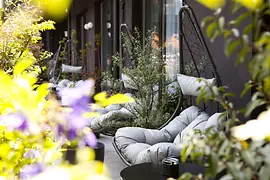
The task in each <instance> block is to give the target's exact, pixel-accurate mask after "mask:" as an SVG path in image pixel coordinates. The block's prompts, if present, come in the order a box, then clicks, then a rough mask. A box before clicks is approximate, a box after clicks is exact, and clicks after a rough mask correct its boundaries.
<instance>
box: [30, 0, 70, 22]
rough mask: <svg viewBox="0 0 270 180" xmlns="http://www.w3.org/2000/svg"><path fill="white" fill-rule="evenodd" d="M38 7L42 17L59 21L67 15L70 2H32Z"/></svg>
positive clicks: (37, 0)
mask: <svg viewBox="0 0 270 180" xmlns="http://www.w3.org/2000/svg"><path fill="white" fill-rule="evenodd" d="M32 3H33V4H34V5H35V6H37V7H39V8H40V10H41V11H42V13H43V16H44V17H47V18H48V19H53V20H55V21H61V20H63V19H64V18H66V16H67V15H68V12H69V8H70V6H71V4H72V0H46V1H45V0H32Z"/></svg>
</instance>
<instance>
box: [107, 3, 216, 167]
mask: <svg viewBox="0 0 270 180" xmlns="http://www.w3.org/2000/svg"><path fill="white" fill-rule="evenodd" d="M179 19H180V22H179V44H180V52H179V53H180V56H179V57H180V58H179V70H180V72H179V79H180V81H181V80H182V79H184V78H196V77H197V78H205V79H208V80H210V79H211V78H214V79H211V80H214V81H215V85H216V86H221V79H220V76H219V74H218V72H217V68H216V66H215V64H214V61H213V59H212V56H211V54H210V51H209V49H208V47H207V44H206V42H205V39H204V37H203V34H202V32H201V29H200V27H199V25H198V22H197V19H196V16H195V14H194V12H193V10H192V8H191V7H189V6H188V5H187V4H183V6H182V7H181V9H180V12H179ZM179 79H178V82H179ZM211 82H212V81H211ZM179 84H180V82H179ZM194 84H196V83H194ZM194 84H189V87H188V88H187V89H188V90H191V91H192V92H191V91H190V92H184V91H187V90H185V89H184V88H182V86H181V85H180V87H181V92H180V98H179V101H178V105H177V107H176V109H175V111H174V113H173V115H172V116H171V118H170V119H169V120H168V121H167V122H166V123H164V124H163V125H162V126H161V127H160V128H158V129H145V128H138V127H125V128H120V129H118V131H117V132H116V134H115V137H114V138H113V142H112V143H113V146H114V148H115V150H116V152H117V154H118V155H119V156H120V158H121V159H122V160H123V162H124V163H125V164H127V165H128V166H130V165H132V164H137V163H143V162H149V161H151V162H160V161H161V160H162V158H166V157H168V156H179V152H180V149H179V148H178V147H177V146H176V144H177V143H178V142H179V140H180V139H181V137H180V136H181V134H182V135H183V132H184V131H185V129H187V128H188V127H189V126H191V125H192V127H189V128H197V127H198V128H200V129H204V128H206V127H209V126H210V125H213V126H218V123H219V122H217V115H219V116H220V113H219V114H218V113H216V112H219V111H221V108H220V105H219V103H218V102H214V101H208V103H207V104H205V103H203V102H202V103H200V104H199V106H197V107H195V106H196V98H197V96H198V94H197V95H195V94H196V92H195V91H196V90H197V87H194ZM192 88H193V89H192ZM185 104H188V107H187V106H186V105H185ZM193 116H194V117H193ZM191 117H192V118H193V119H192V118H191ZM190 119H192V120H193V121H192V120H190ZM194 119H195V120H194ZM191 121H192V122H191ZM195 121H197V124H196V125H195V124H194V123H195ZM183 124H184V125H183ZM176 132H177V133H176ZM186 132H187V131H185V133H186Z"/></svg>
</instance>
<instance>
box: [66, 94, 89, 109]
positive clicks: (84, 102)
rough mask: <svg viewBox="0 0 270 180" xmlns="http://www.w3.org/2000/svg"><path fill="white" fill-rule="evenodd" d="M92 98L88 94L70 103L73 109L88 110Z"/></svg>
mask: <svg viewBox="0 0 270 180" xmlns="http://www.w3.org/2000/svg"><path fill="white" fill-rule="evenodd" d="M89 103H90V98H89V97H88V96H82V97H81V98H80V99H77V100H76V101H74V102H73V104H71V105H70V107H71V108H72V109H73V111H76V112H80V113H83V112H86V111H89Z"/></svg>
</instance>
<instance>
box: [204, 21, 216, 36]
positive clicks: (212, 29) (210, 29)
mask: <svg viewBox="0 0 270 180" xmlns="http://www.w3.org/2000/svg"><path fill="white" fill-rule="evenodd" d="M215 31H217V23H216V22H215V21H214V22H212V23H211V24H209V25H208V27H207V29H206V35H207V37H208V38H210V39H212V37H213V35H214V33H215Z"/></svg>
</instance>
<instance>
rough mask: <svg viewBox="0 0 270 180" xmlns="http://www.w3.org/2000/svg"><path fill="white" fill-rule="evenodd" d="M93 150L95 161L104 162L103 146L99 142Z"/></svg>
mask: <svg viewBox="0 0 270 180" xmlns="http://www.w3.org/2000/svg"><path fill="white" fill-rule="evenodd" d="M93 149H94V151H95V160H97V161H101V162H104V156H105V145H104V144H103V143H101V142H98V143H97V145H96V147H94V148H93Z"/></svg>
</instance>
